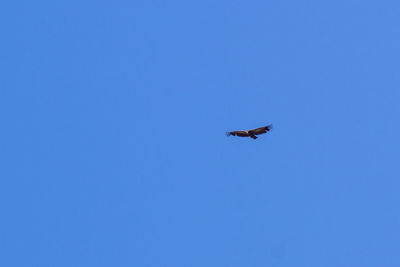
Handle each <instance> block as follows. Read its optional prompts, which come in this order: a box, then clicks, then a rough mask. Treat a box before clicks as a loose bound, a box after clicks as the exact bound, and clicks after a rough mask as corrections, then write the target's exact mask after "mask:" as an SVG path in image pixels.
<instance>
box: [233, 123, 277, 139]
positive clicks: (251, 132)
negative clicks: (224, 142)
mask: <svg viewBox="0 0 400 267" xmlns="http://www.w3.org/2000/svg"><path fill="white" fill-rule="evenodd" d="M271 129H272V124H270V125H267V126H264V127H260V128H256V129H253V130H247V131H232V132H227V133H226V135H227V136H230V135H233V136H240V137H251V138H253V139H257V138H258V137H257V136H256V135H260V134H264V133H267V132H269V131H270V130H271Z"/></svg>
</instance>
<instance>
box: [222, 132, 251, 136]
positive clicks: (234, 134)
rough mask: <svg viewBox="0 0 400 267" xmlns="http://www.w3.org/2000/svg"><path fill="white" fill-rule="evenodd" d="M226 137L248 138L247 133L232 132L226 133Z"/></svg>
mask: <svg viewBox="0 0 400 267" xmlns="http://www.w3.org/2000/svg"><path fill="white" fill-rule="evenodd" d="M226 135H227V136H230V135H233V136H241V137H247V136H249V134H248V132H247V131H233V132H227V133H226Z"/></svg>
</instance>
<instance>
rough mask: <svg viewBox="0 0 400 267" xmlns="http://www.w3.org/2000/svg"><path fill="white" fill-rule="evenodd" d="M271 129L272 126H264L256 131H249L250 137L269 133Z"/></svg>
mask: <svg viewBox="0 0 400 267" xmlns="http://www.w3.org/2000/svg"><path fill="white" fill-rule="evenodd" d="M271 129H272V124H270V125H267V126H264V127H260V128H257V129H253V130H250V131H249V134H250V135H259V134H264V133H267V132H269V131H270V130H271Z"/></svg>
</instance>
